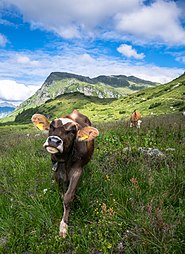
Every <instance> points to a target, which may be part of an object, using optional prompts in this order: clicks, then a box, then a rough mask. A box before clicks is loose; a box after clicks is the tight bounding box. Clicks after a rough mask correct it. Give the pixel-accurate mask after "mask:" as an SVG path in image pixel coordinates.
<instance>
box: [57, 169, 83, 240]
mask: <svg viewBox="0 0 185 254" xmlns="http://www.w3.org/2000/svg"><path fill="white" fill-rule="evenodd" d="M81 175H82V168H73V169H72V170H71V172H70V174H69V186H68V189H67V191H66V193H65V194H64V201H63V205H64V213H63V217H62V220H61V222H60V227H59V235H60V236H61V237H63V238H65V237H66V235H67V230H68V217H69V211H70V205H71V202H72V201H73V199H74V196H75V192H76V189H77V186H78V183H79V180H80V177H81Z"/></svg>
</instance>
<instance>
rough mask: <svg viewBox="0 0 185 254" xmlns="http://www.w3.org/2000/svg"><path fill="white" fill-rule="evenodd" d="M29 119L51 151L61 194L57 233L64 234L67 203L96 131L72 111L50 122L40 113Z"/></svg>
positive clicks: (67, 214)
mask: <svg viewBox="0 0 185 254" xmlns="http://www.w3.org/2000/svg"><path fill="white" fill-rule="evenodd" d="M32 122H33V124H34V125H35V126H37V127H38V128H39V129H41V130H48V131H49V135H48V138H47V140H46V142H45V143H44V145H43V146H44V147H45V148H46V150H47V151H48V152H49V153H50V154H51V160H52V163H53V170H54V176H55V179H56V181H57V183H58V185H59V187H60V190H61V196H62V197H63V206H64V212H63V217H62V220H61V222H60V227H59V234H60V236H61V237H64V238H65V237H66V235H67V229H68V216H69V210H70V204H71V202H72V201H73V199H74V196H75V192H76V189H77V185H78V183H79V180H80V177H81V175H82V172H83V167H84V165H85V164H87V163H88V162H89V160H90V159H91V156H92V154H93V150H94V138H95V137H96V136H98V134H99V133H98V130H97V129H96V128H93V127H91V122H90V121H89V119H88V118H87V117H86V116H84V115H82V114H81V113H79V112H78V111H77V110H74V111H73V112H72V113H71V114H69V115H67V116H65V117H61V118H57V119H55V120H53V121H52V122H51V123H49V121H48V120H47V118H46V117H45V116H43V115H40V114H35V115H33V116H32Z"/></svg>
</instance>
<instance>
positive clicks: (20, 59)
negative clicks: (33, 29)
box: [16, 54, 39, 66]
mask: <svg viewBox="0 0 185 254" xmlns="http://www.w3.org/2000/svg"><path fill="white" fill-rule="evenodd" d="M16 60H17V63H19V64H27V65H33V66H36V65H38V64H39V61H35V60H31V59H30V58H29V57H28V56H26V55H20V54H16Z"/></svg>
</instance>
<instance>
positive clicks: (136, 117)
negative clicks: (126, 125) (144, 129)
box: [130, 110, 142, 129]
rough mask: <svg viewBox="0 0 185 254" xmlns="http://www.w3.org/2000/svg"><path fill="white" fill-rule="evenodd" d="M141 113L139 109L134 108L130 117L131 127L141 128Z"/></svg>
mask: <svg viewBox="0 0 185 254" xmlns="http://www.w3.org/2000/svg"><path fill="white" fill-rule="evenodd" d="M141 118H142V116H141V114H140V112H139V111H136V110H134V112H133V113H132V115H131V117H130V127H137V128H138V129H139V128H140V125H141V123H142V121H141Z"/></svg>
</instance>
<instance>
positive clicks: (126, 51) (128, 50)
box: [117, 44, 145, 59]
mask: <svg viewBox="0 0 185 254" xmlns="http://www.w3.org/2000/svg"><path fill="white" fill-rule="evenodd" d="M117 51H118V52H119V53H121V54H122V55H124V56H126V57H128V58H130V57H133V58H135V59H143V58H144V57H145V55H144V54H143V53H137V51H136V50H135V49H134V48H132V46H131V45H127V44H121V45H120V46H119V47H118V48H117Z"/></svg>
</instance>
